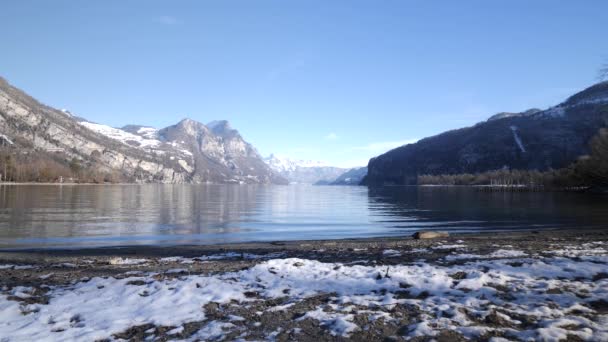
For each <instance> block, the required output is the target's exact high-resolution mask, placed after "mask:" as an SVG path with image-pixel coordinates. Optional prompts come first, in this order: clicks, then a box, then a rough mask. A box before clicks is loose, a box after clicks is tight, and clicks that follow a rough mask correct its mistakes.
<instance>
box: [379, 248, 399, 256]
mask: <svg viewBox="0 0 608 342" xmlns="http://www.w3.org/2000/svg"><path fill="white" fill-rule="evenodd" d="M382 254H383V255H384V256H387V257H398V256H401V252H399V251H397V250H394V249H385V250H384V251H383V252H382Z"/></svg>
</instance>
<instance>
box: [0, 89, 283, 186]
mask: <svg viewBox="0 0 608 342" xmlns="http://www.w3.org/2000/svg"><path fill="white" fill-rule="evenodd" d="M0 140H1V141H0V143H1V145H2V146H3V147H4V148H8V149H11V150H12V151H15V153H29V152H30V151H35V152H36V153H46V154H47V155H48V156H49V158H53V159H54V160H63V161H64V162H65V163H66V164H68V163H70V161H73V160H77V161H78V162H79V163H80V164H82V165H89V166H94V168H95V170H101V171H106V172H119V173H120V174H121V175H122V176H123V178H125V179H127V180H130V181H134V182H162V183H252V184H270V183H272V184H287V180H286V179H285V178H283V177H281V176H280V175H278V174H276V173H275V172H274V171H273V170H272V169H271V168H270V167H269V166H268V165H266V163H265V162H264V161H263V160H262V157H261V156H260V155H259V153H258V152H257V151H256V149H255V148H254V147H253V146H252V145H251V144H249V143H247V142H246V141H245V140H244V139H243V137H242V136H241V135H240V134H239V132H238V131H237V130H235V129H233V128H232V127H230V124H229V123H228V122H227V121H213V122H210V123H208V124H206V125H205V124H203V123H200V122H197V121H194V120H191V119H184V120H182V121H180V122H179V123H177V124H175V125H173V126H169V127H166V128H163V129H158V130H157V129H155V128H152V127H147V126H139V125H128V126H125V127H123V128H121V129H119V128H113V127H109V126H106V125H103V124H98V123H93V122H89V121H87V120H85V119H82V118H79V117H76V116H73V115H72V114H71V113H70V112H69V111H67V110H57V109H54V108H51V107H48V106H46V105H43V104H41V103H39V102H38V101H36V100H35V99H34V98H32V97H30V96H29V95H27V94H26V93H24V92H23V91H21V90H19V89H17V88H15V87H13V86H11V85H10V84H9V83H8V82H7V81H5V80H4V79H2V78H0Z"/></svg>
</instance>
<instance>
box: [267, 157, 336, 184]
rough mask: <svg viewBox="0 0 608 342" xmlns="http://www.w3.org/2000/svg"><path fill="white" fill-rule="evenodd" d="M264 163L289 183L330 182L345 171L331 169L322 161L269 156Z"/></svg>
mask: <svg viewBox="0 0 608 342" xmlns="http://www.w3.org/2000/svg"><path fill="white" fill-rule="evenodd" d="M264 161H265V162H266V164H268V166H270V168H271V169H272V170H274V171H275V172H277V173H278V174H279V175H281V176H283V177H284V178H287V180H289V182H290V183H296V184H315V183H318V182H320V181H325V182H331V181H333V180H334V179H336V178H337V177H338V176H340V175H341V174H342V173H344V172H345V171H346V170H347V169H344V168H340V167H333V166H329V165H327V163H325V162H322V161H314V160H297V159H290V158H288V157H283V156H277V155H274V154H271V155H270V156H268V157H267V158H264Z"/></svg>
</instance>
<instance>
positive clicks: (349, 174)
mask: <svg viewBox="0 0 608 342" xmlns="http://www.w3.org/2000/svg"><path fill="white" fill-rule="evenodd" d="M366 175H367V167H366V166H364V167H357V168H354V169H350V170H348V171H346V172H344V173H343V174H341V175H340V176H338V177H337V178H336V179H334V180H333V181H332V182H329V183H328V184H327V185H359V184H360V183H361V181H362V180H363V178H364V177H365V176H366Z"/></svg>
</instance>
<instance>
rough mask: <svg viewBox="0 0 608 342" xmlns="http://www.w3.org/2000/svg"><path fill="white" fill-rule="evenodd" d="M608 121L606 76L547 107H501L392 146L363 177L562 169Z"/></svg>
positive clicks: (382, 180) (378, 180)
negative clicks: (490, 113)
mask: <svg viewBox="0 0 608 342" xmlns="http://www.w3.org/2000/svg"><path fill="white" fill-rule="evenodd" d="M607 122H608V82H602V83H599V84H596V85H594V86H591V87H589V88H587V89H585V90H583V91H582V92H580V93H577V94H575V95H573V96H571V97H570V98H568V99H567V100H566V101H564V102H563V103H561V104H559V105H557V106H554V107H551V108H549V109H547V110H542V111H541V110H537V109H533V110H529V111H526V112H523V113H499V114H497V115H494V116H492V117H491V118H490V119H489V120H487V121H485V122H481V123H478V124H476V125H475V126H472V127H466V128H462V129H457V130H453V131H448V132H445V133H442V134H439V135H437V136H433V137H430V138H426V139H422V140H420V141H418V142H417V143H414V144H409V145H405V146H401V147H398V148H396V149H393V150H391V151H389V152H387V153H385V154H383V155H380V156H378V157H375V158H372V159H371V160H370V161H369V164H368V175H367V176H366V177H365V179H364V180H363V183H364V184H368V185H383V184H416V182H417V176H418V175H440V174H460V173H478V172H484V171H491V170H498V169H505V168H507V169H520V170H523V169H527V170H539V171H545V170H548V169H558V168H562V167H565V166H568V165H569V164H571V163H572V162H574V161H575V160H576V159H577V158H578V157H580V156H582V155H585V154H587V153H588V152H589V150H588V146H589V141H590V139H591V138H592V137H593V136H594V135H595V134H597V132H598V130H599V129H600V128H601V127H604V126H605V125H606V123H607Z"/></svg>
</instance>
